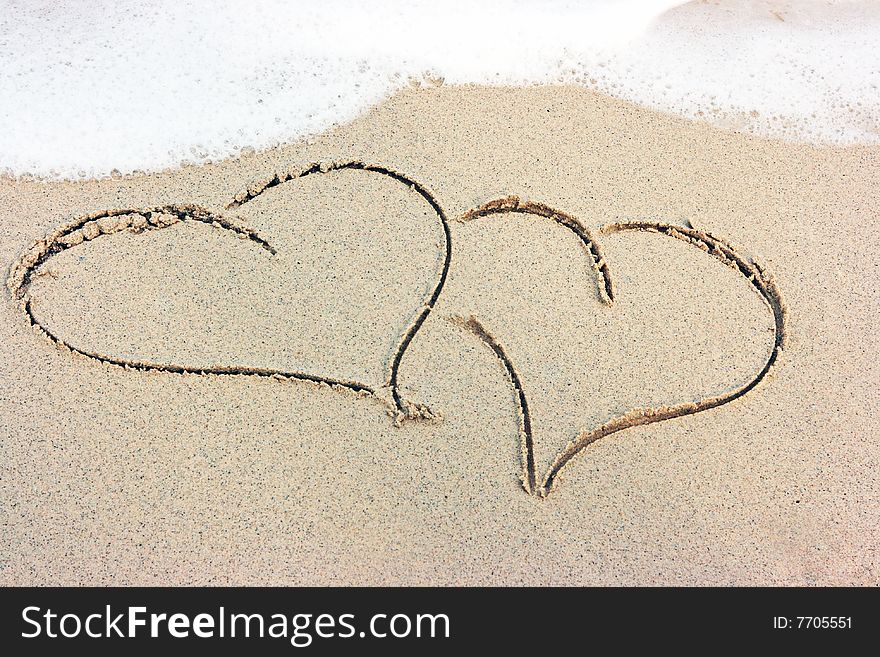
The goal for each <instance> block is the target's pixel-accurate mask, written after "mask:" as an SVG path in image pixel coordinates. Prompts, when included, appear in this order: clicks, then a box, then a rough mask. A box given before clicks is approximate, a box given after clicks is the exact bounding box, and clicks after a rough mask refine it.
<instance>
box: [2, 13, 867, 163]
mask: <svg viewBox="0 0 880 657" xmlns="http://www.w3.org/2000/svg"><path fill="white" fill-rule="evenodd" d="M878 42H880V3H878V2H871V1H862V2H819V1H816V0H801V1H799V2H774V1H771V0H752V1H746V0H739V1H734V2H715V3H711V4H709V3H688V4H683V3H681V2H675V1H672V0H593V1H591V2H561V1H548V0H543V1H541V0H521V1H511V0H507V1H501V0H494V1H483V2H480V1H478V0H471V1H469V2H442V3H441V2H423V1H418V0H409V1H408V2H391V1H388V0H371V1H370V2H354V1H343V0H323V1H322V2H320V3H309V4H306V3H299V2H281V1H276V0H262V1H258V2H231V1H228V2H211V3H206V2H192V1H189V0H170V1H154V2H144V1H143V0H114V1H113V2H90V3H79V2H57V0H56V1H46V2H34V1H33V0H31V1H27V2H9V1H6V2H2V3H0V123H2V125H3V130H2V131H0V171H3V172H5V173H7V174H9V175H21V174H35V175H39V176H45V177H50V178H59V177H60V178H78V177H87V176H102V175H108V174H110V173H112V172H114V171H118V172H121V173H127V172H131V171H135V170H157V169H163V168H167V167H172V166H176V165H179V164H181V163H184V162H201V161H205V160H208V159H217V158H222V157H226V156H230V155H234V154H236V153H238V152H240V151H241V150H242V149H245V148H264V147H269V146H273V145H277V144H281V143H286V142H290V141H294V140H297V139H300V138H303V137H306V136H309V135H313V134H316V133H319V132H322V131H324V130H326V129H327V128H329V127H331V126H332V125H334V124H338V123H341V122H345V121H349V120H352V119H354V118H356V117H357V116H358V115H360V114H361V113H363V112H364V111H365V110H366V109H367V108H369V107H370V106H372V105H374V104H375V103H377V102H380V101H381V100H382V99H384V98H386V97H388V96H389V95H390V94H392V93H394V92H395V91H396V90H398V89H400V88H403V87H404V86H406V85H407V84H411V83H412V81H413V80H416V81H428V80H433V81H435V82H436V81H440V80H443V81H444V82H445V83H447V84H466V83H477V84H513V85H525V84H535V83H541V84H547V83H560V82H563V83H575V84H582V85H586V86H589V87H592V88H595V89H598V90H599V91H602V92H604V93H607V94H610V95H613V96H617V97H620V98H624V99H627V100H631V101H634V102H637V103H640V104H643V105H646V106H649V107H652V108H656V109H659V110H663V111H667V112H672V113H677V114H680V115H683V116H687V117H691V118H697V119H700V120H705V121H708V122H710V123H713V124H716V125H719V126H722V127H725V128H732V129H736V130H741V131H745V132H749V133H753V134H757V135H760V136H765V137H772V138H782V139H788V140H795V141H808V142H813V143H817V144H830V145H846V144H854V143H870V144H874V143H880V47H878Z"/></svg>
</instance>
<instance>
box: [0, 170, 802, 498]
mask: <svg viewBox="0 0 880 657" xmlns="http://www.w3.org/2000/svg"><path fill="white" fill-rule="evenodd" d="M334 171H356V172H363V173H364V174H366V175H379V176H384V177H386V178H388V179H389V180H392V181H394V182H396V183H399V184H401V185H405V186H406V187H407V188H409V189H411V190H415V192H417V193H418V195H419V196H420V197H421V198H422V199H423V200H424V202H425V203H426V204H427V205H428V206H429V207H430V210H431V211H432V212H433V213H434V214H435V215H436V218H437V222H438V223H439V225H440V227H441V228H442V233H443V239H444V242H443V244H442V249H443V253H442V257H441V258H440V261H441V262H442V265H441V267H440V269H439V270H438V271H437V272H436V278H435V280H434V282H433V284H432V286H431V288H430V293H429V294H428V295H427V297H426V298H424V299H422V300H420V301H419V303H418V305H417V306H416V307H415V308H414V309H413V312H412V315H411V317H410V318H409V322H408V324H407V325H406V327H405V328H404V329H403V331H402V332H401V333H400V337H399V339H398V341H397V346H396V348H395V350H394V351H393V354H392V356H391V358H390V359H389V361H388V364H387V372H386V385H385V386H384V387H383V389H382V390H379V389H378V388H377V387H376V386H372V385H369V384H367V383H363V382H359V381H353V380H350V379H348V378H344V377H334V376H327V375H325V374H323V373H318V372H304V371H303V372H301V371H285V370H278V369H271V368H256V367H243V366H218V367H193V366H189V367H188V366H186V365H184V364H180V363H159V362H149V361H133V360H128V359H123V358H118V357H113V356H109V355H105V354H102V353H100V352H98V351H95V350H91V349H86V348H83V347H81V346H77V345H73V344H70V343H69V342H67V341H65V340H63V339H61V338H60V337H58V336H57V335H56V334H55V333H54V332H53V331H52V329H51V328H50V327H48V326H47V325H45V323H43V322H41V320H40V319H39V317H38V316H37V315H36V313H35V312H34V310H33V307H32V303H31V301H32V300H31V296H30V294H29V291H30V286H31V282H32V280H33V278H34V276H35V274H36V273H37V272H38V271H39V270H40V268H41V266H42V265H43V264H44V263H46V262H47V261H48V260H49V259H50V258H51V257H52V256H54V255H56V254H58V253H61V252H62V251H66V250H68V249H71V248H75V247H76V246H77V245H79V244H82V243H84V242H88V241H91V240H93V239H96V238H98V237H101V236H109V235H113V234H115V233H119V232H121V231H128V232H133V233H141V232H145V231H153V230H161V229H163V228H167V227H169V226H172V225H175V224H177V223H179V222H186V221H191V222H201V223H206V224H211V225H213V226H217V227H220V228H222V229H224V230H226V231H229V232H230V233H231V234H234V235H236V236H237V237H239V238H241V239H244V240H249V241H250V242H252V243H254V244H256V245H258V246H259V248H260V249H261V250H263V251H265V252H267V253H269V254H274V253H276V250H275V247H274V246H273V245H272V244H271V243H270V241H268V240H267V239H265V238H264V237H262V236H261V235H260V234H258V233H257V232H256V231H254V230H253V229H251V228H248V227H246V226H243V225H241V222H240V221H238V220H236V219H233V218H231V217H229V216H228V215H227V214H226V213H225V212H224V211H220V212H216V211H212V210H209V209H206V208H203V207H199V206H194V205H169V206H163V207H155V208H141V209H117V210H110V211H103V212H99V213H94V214H90V215H87V216H83V217H80V218H78V219H76V220H74V221H72V222H70V223H67V224H65V225H63V226H61V227H60V228H58V229H56V230H54V231H53V232H51V233H50V234H49V235H47V236H45V237H44V238H42V239H40V240H37V241H35V242H34V243H33V244H32V245H31V246H30V247H29V248H28V249H27V250H26V251H25V252H24V253H23V254H22V255H21V257H19V258H18V260H17V261H16V262H15V263H14V264H13V265H12V267H11V269H10V274H9V278H8V280H7V287H8V289H9V292H10V294H11V295H12V297H13V298H14V299H16V300H18V301H19V303H20V307H21V309H22V310H23V312H24V315H25V316H26V318H27V320H28V321H29V322H30V324H31V325H32V326H34V327H36V328H37V329H38V330H39V331H41V332H42V333H43V334H44V335H45V336H46V337H47V338H49V339H50V340H52V341H53V342H54V343H55V344H57V345H58V346H59V347H61V348H62V349H64V350H69V351H71V352H74V353H77V354H80V355H82V356H85V357H88V358H90V359H95V360H99V361H101V362H103V363H107V364H110V365H116V366H120V367H124V368H127V369H132V370H140V371H148V370H153V371H161V372H167V373H171V374H175V373H184V372H189V373H192V374H203V375H251V376H260V377H273V378H276V379H285V380H304V381H311V382H316V383H323V384H327V385H330V386H334V387H337V388H341V389H347V390H351V391H355V392H357V393H359V394H361V395H364V396H369V397H374V398H376V399H380V400H382V401H383V402H385V403H387V404H388V405H389V406H390V414H391V415H393V417H394V419H395V422H396V423H397V424H400V423H402V422H404V421H406V420H410V419H426V420H437V419H439V416H438V415H436V414H435V413H434V412H432V411H431V410H430V409H429V408H427V407H426V406H425V405H423V404H418V403H414V402H411V401H408V400H406V399H404V398H403V397H402V396H401V394H400V389H399V382H398V378H399V372H400V367H401V363H402V361H403V359H404V357H405V354H406V353H407V350H408V349H409V347H410V345H411V343H412V341H413V338H414V337H415V336H416V334H417V333H418V332H419V330H420V329H421V328H422V326H423V325H424V323H425V320H426V319H427V318H428V316H429V314H430V313H431V311H432V310H433V309H434V307H435V306H436V304H437V301H438V300H439V298H440V296H441V293H442V291H443V288H444V284H445V283H446V279H447V276H448V274H449V270H450V267H451V266H452V263H453V257H452V256H453V251H452V232H451V230H450V224H449V221H448V219H447V217H446V214H445V213H444V211H443V209H442V206H441V205H440V203H439V202H438V201H437V199H436V198H435V197H434V196H433V195H432V194H431V192H429V191H428V190H427V189H426V188H425V187H424V186H423V185H421V184H419V183H418V182H417V181H415V180H413V179H411V178H409V177H407V176H405V175H403V174H401V173H398V172H396V171H394V170H392V169H389V168H386V167H382V166H374V165H369V164H365V163H363V162H357V161H351V162H333V163H329V164H314V165H310V166H308V167H306V168H303V169H298V170H294V171H292V172H289V173H285V174H278V175H274V176H272V177H271V178H268V179H265V180H262V181H260V182H257V183H255V184H253V185H251V186H250V187H249V188H248V190H246V191H243V192H241V193H240V194H237V195H236V196H235V197H234V198H233V200H232V201H231V202H230V203H229V204H228V205H227V206H226V210H235V209H237V208H240V207H241V206H243V205H245V204H247V203H250V202H251V201H253V200H254V199H256V198H258V197H260V196H261V195H262V194H264V193H265V192H266V191H267V190H269V189H272V188H274V187H277V186H279V185H283V184H285V183H287V182H289V181H291V180H296V179H301V178H305V177H309V176H315V175H320V174H326V173H329V172H334ZM504 213H520V214H527V215H532V216H535V217H539V218H545V219H548V220H551V221H555V222H556V223H558V224H560V225H561V226H564V227H565V228H567V229H569V230H570V231H572V232H573V233H574V234H575V235H576V236H577V237H578V239H579V240H580V242H581V243H582V245H583V247H584V251H585V253H586V254H587V256H588V258H589V259H590V263H591V267H592V270H593V271H594V272H595V278H596V282H597V294H598V296H599V298H600V300H601V301H602V302H603V303H605V304H607V305H611V304H613V303H614V297H615V290H614V285H613V279H612V273H611V269H610V267H609V264H608V263H607V262H606V260H605V258H604V256H603V254H602V250H601V247H600V244H599V242H598V241H597V240H596V239H595V237H594V236H593V234H592V233H591V232H590V231H589V230H588V229H587V228H586V227H585V226H584V225H583V224H582V223H581V222H580V221H579V220H578V219H577V218H575V217H573V216H572V215H569V214H567V213H564V212H561V211H557V210H554V209H552V208H550V207H548V206H546V205H542V204H538V203H532V202H522V201H520V200H519V199H517V198H515V197H507V198H502V199H499V200H497V201H493V202H491V203H487V204H484V205H482V206H480V207H478V208H475V209H474V210H471V211H469V212H467V213H465V214H464V215H463V216H462V217H460V218H459V221H462V222H468V221H473V220H476V219H480V218H483V217H488V216H492V215H498V214H504ZM622 231H650V232H654V233H657V234H660V235H663V236H667V237H671V238H673V239H677V240H681V241H683V242H686V243H687V244H690V245H693V246H694V247H696V248H698V249H700V250H701V251H703V252H705V253H706V254H708V255H709V256H711V257H713V258H715V259H716V260H719V261H720V262H722V263H724V264H726V265H728V266H730V267H731V268H733V269H734V270H735V271H737V272H738V273H739V274H740V275H742V276H743V277H744V278H745V280H746V281H747V282H748V283H749V284H750V285H751V286H752V288H753V289H754V290H755V291H756V292H757V293H758V294H759V295H760V296H761V298H762V299H763V300H764V302H765V304H766V307H767V308H768V310H769V311H770V312H771V313H772V315H773V321H774V344H773V348H772V351H771V353H770V356H769V358H768V359H767V361H766V363H765V364H764V366H763V368H762V369H761V371H760V372H758V373H757V374H756V375H755V377H754V378H753V379H752V380H751V381H750V382H748V383H747V384H745V385H743V386H740V387H738V388H736V389H735V390H732V391H729V392H726V393H724V394H721V395H717V396H713V397H709V398H705V399H702V400H700V401H698V402H696V403H685V404H677V405H673V406H664V407H661V408H636V409H632V410H630V411H628V412H627V413H625V414H623V415H621V416H619V417H616V418H614V419H612V420H610V421H608V422H606V423H604V424H602V425H601V426H599V427H596V428H592V429H589V430H587V431H584V432H582V433H580V434H579V435H578V436H576V437H575V438H574V439H573V440H572V441H571V442H570V443H569V444H568V445H567V446H566V447H565V448H564V449H563V450H561V451H560V452H559V454H558V455H557V457H556V459H555V461H554V462H553V464H552V465H551V467H550V468H549V470H548V471H547V472H546V473H544V474H543V475H541V476H540V477H539V473H538V472H537V468H536V464H535V458H534V445H533V435H532V434H533V432H532V419H531V416H530V413H529V407H528V400H527V398H526V394H525V392H524V390H523V385H522V381H521V376H520V374H519V373H518V371H517V369H516V367H515V364H514V363H513V362H511V359H510V358H509V357H508V355H507V353H506V352H505V349H504V347H503V345H502V342H501V341H500V340H499V339H498V338H497V337H496V336H493V335H492V334H490V332H489V331H488V330H487V329H486V328H485V327H484V326H483V324H482V323H481V322H480V320H479V318H477V317H473V316H472V317H468V318H466V319H465V318H458V319H457V320H456V321H457V322H458V324H460V325H461V326H463V327H464V328H466V329H467V330H468V331H470V332H471V333H473V334H474V335H476V336H477V337H478V338H479V339H480V340H481V341H482V342H483V343H484V344H486V345H487V346H488V347H489V348H490V349H491V350H492V351H493V353H495V355H496V356H497V357H498V359H499V360H500V362H501V364H502V365H503V366H504V368H505V371H506V372H507V374H508V376H509V378H510V382H511V385H512V386H513V388H514V390H515V393H516V399H517V405H518V409H519V416H520V444H521V452H522V482H523V487H524V488H525V490H526V491H527V492H528V493H530V494H536V495H540V496H541V497H545V496H546V495H548V494H549V493H550V492H551V491H553V490H554V488H555V487H556V486H557V484H558V481H559V478H560V475H561V474H562V472H563V470H564V469H565V468H566V466H567V465H568V464H569V463H570V462H571V461H572V459H574V458H575V457H576V456H577V455H578V454H580V453H581V452H582V451H583V450H584V449H585V448H586V447H587V446H588V445H590V444H592V443H594V442H595V441H597V440H599V439H600V438H603V437H606V436H609V435H611V434H614V433H617V432H619V431H622V430H624V429H627V428H630V427H634V426H638V425H645V424H650V423H655V422H661V421H663V420H667V419H670V418H674V417H681V416H685V415H692V414H695V413H700V412H702V411H706V410H709V409H712V408H716V407H718V406H721V405H723V404H726V403H728V402H730V401H733V400H734V399H737V398H740V397H742V396H744V395H746V394H747V393H749V392H750V391H751V390H753V389H754V388H755V387H756V386H757V385H758V384H760V383H761V382H762V381H763V380H765V379H766V378H767V375H768V374H769V373H770V371H771V370H772V369H773V367H774V366H775V365H776V364H777V363H778V361H779V356H780V354H781V352H782V349H783V347H784V345H785V339H786V313H785V307H784V304H783V301H782V297H781V295H780V292H779V290H778V288H777V286H776V284H775V283H774V281H773V280H772V278H771V277H770V276H769V275H768V274H767V272H766V271H765V270H764V269H763V268H762V267H761V266H760V265H759V264H757V263H756V262H754V261H751V260H749V259H746V258H744V257H743V256H741V255H739V254H738V253H737V252H736V250H735V249H734V248H733V247H732V246H730V245H729V244H727V243H726V242H724V241H722V240H720V239H718V238H717V237H714V236H712V235H710V234H708V233H705V232H702V231H698V230H695V229H693V228H687V227H681V226H673V225H669V224H662V223H658V222H651V221H637V222H627V223H614V224H609V225H607V226H605V227H603V228H602V229H600V231H599V234H603V235H604V234H610V233H616V232H622ZM386 391H387V392H388V393H389V397H390V398H389V399H387V400H386V399H385V397H384V393H385V392H386Z"/></svg>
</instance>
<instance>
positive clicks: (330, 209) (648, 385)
mask: <svg viewBox="0 0 880 657" xmlns="http://www.w3.org/2000/svg"><path fill="white" fill-rule="evenodd" d="M730 127H731V129H735V128H736V125H731V126H730ZM313 163H320V166H318V167H312V166H311V165H312V164H313ZM878 209H880V148H877V147H849V148H819V147H815V146H810V145H805V144H793V143H783V142H780V141H771V140H763V139H759V138H755V137H750V136H745V135H742V134H738V133H736V132H734V131H733V130H730V131H724V130H719V129H717V128H712V127H709V126H707V125H704V124H700V123H694V122H690V121H687V120H684V119H680V118H675V117H672V116H668V115H665V114H660V113H657V112H654V111H650V110H647V109H644V108H641V107H638V106H635V105H632V104H629V103H626V102H623V101H618V100H614V99H610V98H608V97H604V96H601V95H598V94H596V93H594V92H591V91H589V90H586V89H583V88H579V87H573V86H558V87H552V86H551V87H531V88H518V89H516V88H503V87H499V88H485V87H449V86H437V87H427V88H424V87H423V88H413V89H411V90H407V91H405V92H402V93H399V94H397V95H396V96H394V97H393V98H391V99H390V100H388V101H386V102H385V103H383V104H381V105H380V106H378V107H375V108H374V109H372V110H371V111H370V112H369V113H367V114H366V115H365V116H363V117H362V118H360V119H358V120H357V121H355V122H353V123H351V124H349V125H345V126H342V127H339V128H336V129H334V130H332V131H331V132H329V133H328V134H325V135H322V136H319V137H316V138H314V139H311V140H309V141H308V142H306V143H298V144H294V145H290V146H285V147H280V148H276V149H272V150H270V151H266V152H260V153H251V154H247V155H245V156H242V157H240V158H237V159H234V160H230V161H224V162H219V163H214V164H209V165H205V166H198V167H196V166H186V167H184V168H182V169H179V170H174V171H169V172H163V173H156V174H150V175H135V176H129V177H118V178H114V179H105V180H98V181H84V182H43V181H34V180H10V179H3V180H0V226H2V229H0V259H2V262H3V263H4V266H5V267H6V273H7V274H8V276H9V285H8V289H7V290H6V291H5V295H4V302H3V303H2V307H0V313H2V317H0V350H2V358H0V436H2V441H3V453H4V458H3V459H2V462H0V463H2V464H0V491H2V505H3V509H4V513H3V529H2V533H0V540H2V543H0V545H2V550H0V554H2V562H0V583H2V584H6V585H10V584H16V585H21V584H94V585H98V584H120V585H129V584H152V585H161V584H168V585H173V584H295V585H310V584H502V585H509V584H553V585H566V584H576V585H582V584H600V585H605V584H685V585H703V584H764V585H778V584H784V585H789V584H791V585H794V584H799V585H812V584H830V585H834V584H878V583H880V563H878V555H877V551H876V550H877V545H878V544H880V479H878V472H880V443H878V439H877V438H878V435H880V419H878V416H877V408H878V403H880V392H878V391H880V368H878V365H877V353H878V348H880V341H878V336H880V331H878V329H877V326H878V322H880V303H878V301H880V298H878V280H880V271H878V266H880V255H878V253H877V249H876V243H877V241H878V237H880V227H878V226H880V224H878V221H877V220H878V218H880V217H878V212H880V210H878ZM110 210H119V211H120V212H117V213H108V212H107V211H110ZM89 215H94V217H96V218H93V219H89ZM47 236H48V239H44V238H46V237H47ZM35 240H43V241H42V242H38V243H37V244H36V246H34V242H35ZM304 379H308V380H304ZM638 409H642V410H638ZM621 417H622V418H623V419H622V420H620V419H619V418H621ZM631 425H633V426H631ZM603 427H604V428H603ZM605 434H607V435H605Z"/></svg>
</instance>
